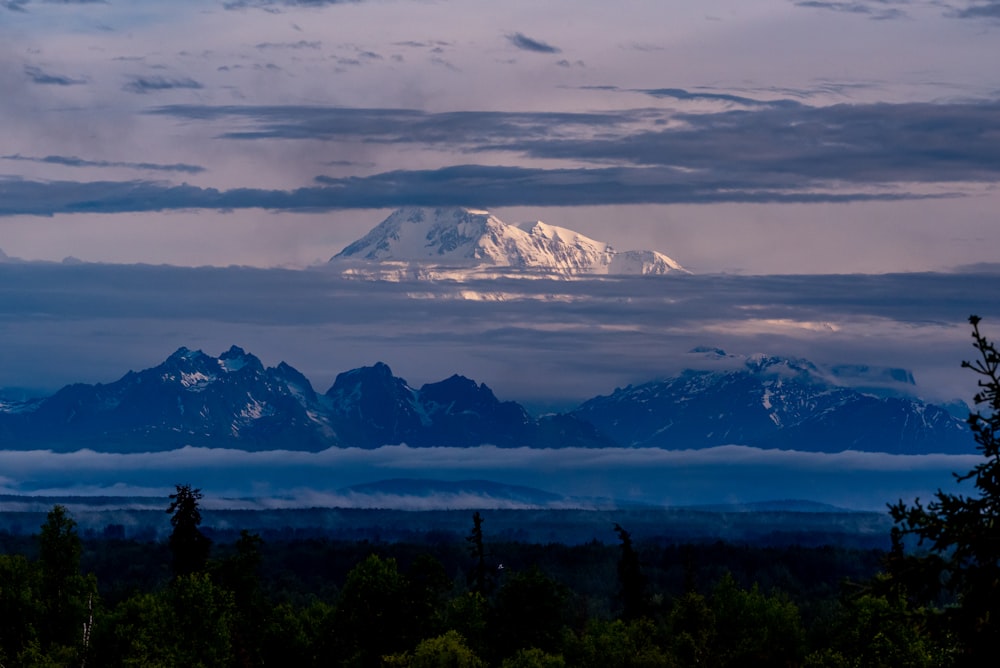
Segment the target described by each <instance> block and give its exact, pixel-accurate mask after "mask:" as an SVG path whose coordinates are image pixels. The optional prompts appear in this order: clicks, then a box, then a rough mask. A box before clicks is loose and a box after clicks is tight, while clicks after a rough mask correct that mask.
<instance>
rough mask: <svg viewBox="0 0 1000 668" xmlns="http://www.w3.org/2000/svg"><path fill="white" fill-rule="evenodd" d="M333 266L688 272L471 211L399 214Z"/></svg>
mask: <svg viewBox="0 0 1000 668" xmlns="http://www.w3.org/2000/svg"><path fill="white" fill-rule="evenodd" d="M330 266H331V267H334V268H338V269H340V270H342V271H344V272H345V274H347V275H355V276H361V277H366V278H383V279H385V278H402V277H409V278H451V279H461V278H467V277H470V276H474V275H476V274H477V273H483V272H486V273H501V274H537V275H548V276H555V277H563V278H568V277H572V276H578V275H595V274H641V275H646V274H655V275H661V274H669V273H688V272H687V271H686V270H685V269H684V268H683V267H681V266H680V264H678V263H677V262H676V261H674V260H673V259H671V258H669V257H667V256H666V255H663V254H661V253H657V252H656V251H651V250H638V251H624V252H620V251H617V250H615V249H614V248H612V247H611V246H610V245H609V244H607V243H604V242H601V241H595V240H594V239H590V238H588V237H586V236H584V235H582V234H580V233H579V232H574V231H573V230H569V229H566V228H562V227H556V226H553V225H546V224H545V223H543V222H540V221H538V222H532V223H524V224H521V225H509V224H507V223H505V222H503V221H502V220H500V219H499V218H497V217H496V216H494V215H491V214H490V213H489V212H488V211H483V210H478V209H465V208H443V209H426V208H404V209H399V210H398V211H396V212H394V213H393V214H392V215H390V216H389V217H388V218H386V219H385V220H384V221H382V222H381V223H380V224H379V225H377V226H376V227H375V228H374V229H372V230H371V231H370V232H369V233H368V234H366V235H365V236H364V237H362V238H361V239H359V240H357V241H355V242H354V243H352V244H350V245H349V246H347V247H346V248H345V249H344V250H342V251H341V252H340V253H338V254H337V255H335V256H334V257H333V258H331V260H330Z"/></svg>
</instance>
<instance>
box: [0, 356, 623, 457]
mask: <svg viewBox="0 0 1000 668" xmlns="http://www.w3.org/2000/svg"><path fill="white" fill-rule="evenodd" d="M400 443H406V444H408V445H411V446H452V447H471V446H476V445H483V444H490V445H497V446H500V447H569V446H573V447H610V446H614V442H613V441H611V440H610V439H608V438H607V437H606V436H604V435H603V434H601V433H600V432H598V431H597V430H596V429H594V428H593V427H592V426H591V425H589V424H587V423H582V422H580V421H579V420H578V419H576V418H574V417H572V416H565V415H564V416H548V417H544V418H541V419H534V418H532V417H531V416H529V415H528V413H527V412H526V411H525V410H524V408H522V407H521V406H520V405H519V404H517V403H514V402H510V401H505V402H501V401H500V400H498V399H497V398H496V396H494V394H493V392H492V390H490V389H489V388H488V387H487V386H486V385H481V384H477V383H475V382H474V381H472V380H469V379H468V378H464V377H462V376H452V377H451V378H448V379H447V380H444V381H441V382H439V383H430V384H426V385H424V386H423V387H421V388H420V389H419V390H417V389H414V388H411V387H410V386H409V385H407V383H406V381H405V380H403V379H402V378H397V377H395V376H393V375H392V371H391V370H390V369H389V367H388V366H386V365H385V364H382V363H378V364H376V365H374V366H371V367H362V368H360V369H354V370H353V371H348V372H345V373H342V374H340V375H339V376H338V377H337V379H336V381H335V382H334V384H333V386H332V387H331V388H330V389H329V390H328V391H327V392H326V394H324V395H319V394H317V393H316V392H315V391H314V390H313V388H312V385H311V384H310V383H309V381H308V380H307V379H306V378H305V376H303V375H302V374H301V373H299V372H298V371H297V370H295V369H294V368H292V367H291V366H289V365H287V364H285V363H284V362H282V363H281V364H279V365H278V366H277V367H273V368H264V366H263V365H262V364H261V362H260V360H259V359H257V358H256V357H254V356H253V355H250V354H248V353H246V352H245V351H243V350H242V349H241V348H237V347H236V346H233V347H232V348H230V349H229V350H228V351H226V352H225V353H223V354H222V355H220V356H219V357H218V358H215V357H212V356H210V355H207V354H205V353H203V352H201V351H200V350H196V351H192V350H188V349H187V348H180V349H179V350H177V352H175V353H174V354H173V355H171V356H170V357H169V358H167V360H166V361H164V362H163V363H162V364H160V365H158V366H156V367H153V368H151V369H146V370H144V371H140V372H133V371H130V372H129V373H127V374H126V375H125V376H123V377H122V378H121V379H119V380H117V381H115V382H113V383H109V384H107V385H103V384H98V385H84V384H76V385H69V386H67V387H64V388H63V389H61V390H59V391H58V392H56V393H55V394H54V395H52V396H50V397H46V398H41V399H32V400H28V401H16V400H4V401H0V444H2V447H4V448H6V449H15V450H26V449H34V448H49V449H53V450H56V451H72V450H77V449H80V448H90V449H93V450H97V451H106V452H141V451H155V450H169V449H174V448H180V447H183V446H185V445H195V446H205V447H229V448H240V449H244V450H265V449H290V450H309V451H318V450H323V449H326V448H329V447H336V446H340V447H359V448H377V447H379V446H382V445H395V444H400Z"/></svg>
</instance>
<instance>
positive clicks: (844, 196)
mask: <svg viewBox="0 0 1000 668" xmlns="http://www.w3.org/2000/svg"><path fill="white" fill-rule="evenodd" d="M317 180H318V181H319V183H320V184H321V185H318V186H315V187H307V188H297V189H294V190H267V189H262V188H233V189H230V190H218V189H215V188H201V187H197V186H192V185H188V184H183V185H170V184H164V183H157V182H154V181H88V182H77V181H50V182H41V181H29V180H25V179H19V178H7V179H0V196H2V200H0V216H12V215H40V216H51V215H54V214H57V213H121V212H128V211H170V210H178V209H192V208H193V209H219V210H234V209H248V208H260V209H270V210H275V211H330V210H336V209H365V208H375V209H383V208H387V207H399V206H462V205H465V204H466V203H467V200H468V197H469V193H470V192H474V193H476V198H477V200H478V201H480V202H482V203H484V204H486V205H488V206H494V207H497V206H526V205H533V206H560V205H562V206H566V205H573V206H583V205H597V204H626V203H657V204H667V203H688V204H707V203H719V202H786V203H807V202H860V201H897V200H902V199H915V198H917V199H919V198H927V197H932V196H930V195H920V194H912V193H891V192H890V193H871V192H862V191H845V192H838V193H830V192H807V191H803V192H795V191H789V190H787V189H785V187H784V185H783V184H766V183H764V182H763V181H760V182H757V183H752V184H751V183H748V182H747V183H738V182H735V181H725V180H723V181H714V182H713V181H704V180H701V181H699V180H697V179H696V180H691V179H687V178H685V177H684V175H678V173H677V172H675V171H673V170H669V169H655V168H605V169H527V168H521V167H494V166H483V165H458V166H454V167H445V168H442V169H435V170H414V171H393V172H383V173H381V174H375V175H373V176H368V177H342V178H332V177H327V176H321V177H317Z"/></svg>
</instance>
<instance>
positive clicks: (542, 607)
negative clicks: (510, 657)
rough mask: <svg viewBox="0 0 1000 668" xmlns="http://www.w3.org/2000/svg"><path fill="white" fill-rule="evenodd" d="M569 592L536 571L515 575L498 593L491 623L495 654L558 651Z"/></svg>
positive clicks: (533, 569) (565, 619)
mask: <svg viewBox="0 0 1000 668" xmlns="http://www.w3.org/2000/svg"><path fill="white" fill-rule="evenodd" d="M568 601H569V591H568V590H567V589H566V588H565V587H564V586H563V585H561V584H559V583H558V582H556V581H555V580H553V579H552V578H550V577H549V576H547V575H546V574H545V573H543V572H542V571H541V570H539V569H538V568H535V567H532V568H529V569H528V570H526V571H522V572H520V573H515V574H514V575H513V576H511V577H510V578H509V579H508V580H507V582H505V583H504V585H503V586H502V587H501V588H500V590H499V591H498V592H497V596H496V602H495V603H494V608H493V617H492V619H491V623H490V629H491V635H492V637H493V640H494V654H495V655H496V656H503V655H504V654H505V653H510V652H512V651H513V650H517V649H522V648H529V647H537V648H539V649H542V650H544V651H546V652H555V651H557V650H558V648H559V644H560V640H561V637H562V629H563V627H564V626H565V625H566V624H567V623H568V621H569V610H568V608H567V603H568Z"/></svg>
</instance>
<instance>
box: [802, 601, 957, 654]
mask: <svg viewBox="0 0 1000 668" xmlns="http://www.w3.org/2000/svg"><path fill="white" fill-rule="evenodd" d="M831 622H832V623H831V627H832V628H831V629H829V632H830V634H831V636H832V637H831V639H830V642H829V646H828V647H825V648H823V649H822V650H820V651H816V652H813V653H812V654H810V655H809V657H808V659H807V661H806V664H805V665H807V666H845V667H851V668H853V667H855V666H856V667H859V668H860V667H862V666H864V667H866V668H868V667H870V668H932V667H934V668H941V667H943V666H947V665H951V662H950V659H949V657H948V656H947V654H946V653H945V652H944V651H943V650H942V649H941V648H939V647H937V646H936V645H935V644H934V643H933V642H932V641H931V639H930V638H928V637H927V635H926V634H925V633H924V632H923V630H922V629H921V628H920V625H919V622H918V620H917V617H916V616H915V615H913V614H911V613H910V611H909V610H908V609H907V607H906V604H905V602H904V601H903V600H902V599H895V600H891V599H889V598H886V597H885V596H879V595H874V594H870V593H866V594H864V595H862V596H859V597H856V598H853V599H849V600H847V601H846V602H845V603H844V605H843V606H842V608H841V609H840V611H839V613H838V614H837V616H836V617H835V618H834V619H833V620H831Z"/></svg>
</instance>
